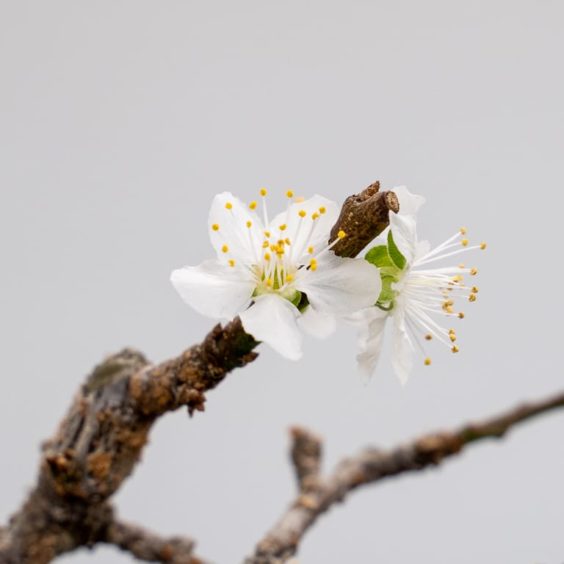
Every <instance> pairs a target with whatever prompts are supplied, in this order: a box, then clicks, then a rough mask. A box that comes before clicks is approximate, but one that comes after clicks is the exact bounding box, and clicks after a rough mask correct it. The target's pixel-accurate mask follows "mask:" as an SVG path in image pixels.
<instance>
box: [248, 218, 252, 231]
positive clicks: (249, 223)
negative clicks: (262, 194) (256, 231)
mask: <svg viewBox="0 0 564 564" xmlns="http://www.w3.org/2000/svg"><path fill="white" fill-rule="evenodd" d="M252 226H253V222H252V221H251V220H249V221H247V227H248V228H249V229H250V228H251V227H252Z"/></svg>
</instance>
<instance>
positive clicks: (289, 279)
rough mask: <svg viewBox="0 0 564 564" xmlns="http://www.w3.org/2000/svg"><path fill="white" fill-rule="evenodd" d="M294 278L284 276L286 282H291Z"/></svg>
mask: <svg viewBox="0 0 564 564" xmlns="http://www.w3.org/2000/svg"><path fill="white" fill-rule="evenodd" d="M293 280H294V277H293V276H292V275H291V274H288V275H286V282H292V281H293Z"/></svg>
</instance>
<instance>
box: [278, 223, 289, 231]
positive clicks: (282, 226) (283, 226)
mask: <svg viewBox="0 0 564 564" xmlns="http://www.w3.org/2000/svg"><path fill="white" fill-rule="evenodd" d="M286 227H287V225H286V224H285V223H283V224H282V225H281V226H280V227H279V228H278V229H280V231H286Z"/></svg>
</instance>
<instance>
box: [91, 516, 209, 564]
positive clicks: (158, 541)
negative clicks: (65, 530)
mask: <svg viewBox="0 0 564 564" xmlns="http://www.w3.org/2000/svg"><path fill="white" fill-rule="evenodd" d="M101 542H105V543H108V544H113V545H115V546H117V547H118V548H120V549H121V550H124V551H126V552H129V553H130V554H131V555H132V556H134V557H135V558H137V559H138V560H142V561H145V562H167V563H168V564H204V561H203V560H200V559H199V558H197V557H196V556H193V554H192V551H193V549H194V544H195V543H194V541H192V540H190V539H185V538H181V537H171V538H168V539H163V538H161V537H159V536H157V535H155V534H153V533H151V532H149V531H147V530H146V529H143V528H141V527H138V526H136V525H131V524H129V523H124V522H121V521H115V522H113V523H111V524H110V525H109V526H108V528H107V530H106V533H105V536H104V538H103V539H102V540H101Z"/></svg>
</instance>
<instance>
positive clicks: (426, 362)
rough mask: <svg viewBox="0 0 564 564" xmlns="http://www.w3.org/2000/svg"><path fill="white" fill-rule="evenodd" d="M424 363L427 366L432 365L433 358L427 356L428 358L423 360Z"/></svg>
mask: <svg viewBox="0 0 564 564" xmlns="http://www.w3.org/2000/svg"><path fill="white" fill-rule="evenodd" d="M423 364H424V365H425V366H431V359H430V358H429V357H427V358H426V359H425V360H424V361H423Z"/></svg>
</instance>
